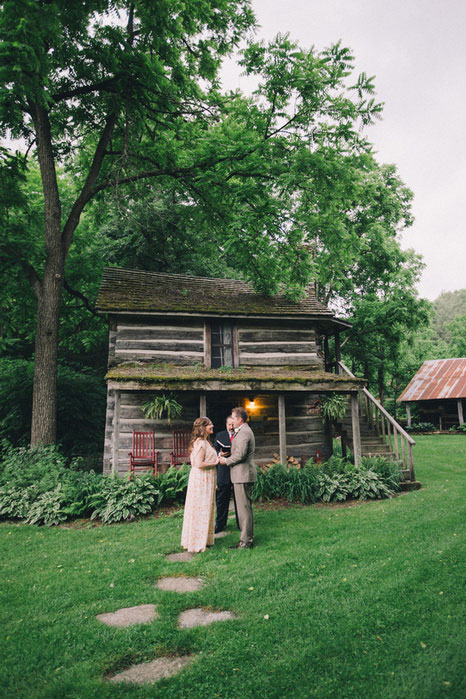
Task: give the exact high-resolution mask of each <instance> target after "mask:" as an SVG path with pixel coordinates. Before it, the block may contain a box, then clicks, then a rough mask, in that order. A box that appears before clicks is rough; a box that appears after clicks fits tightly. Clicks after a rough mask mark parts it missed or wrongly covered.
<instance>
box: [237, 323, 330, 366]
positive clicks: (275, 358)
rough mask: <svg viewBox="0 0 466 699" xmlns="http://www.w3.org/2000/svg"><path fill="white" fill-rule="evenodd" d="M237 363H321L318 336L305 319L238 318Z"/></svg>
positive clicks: (273, 364) (317, 364)
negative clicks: (279, 320)
mask: <svg viewBox="0 0 466 699" xmlns="http://www.w3.org/2000/svg"><path fill="white" fill-rule="evenodd" d="M238 354H239V366H242V367H258V366H266V367H271V366H277V367H280V366H296V367H299V368H301V369H302V368H305V367H316V368H322V367H323V363H324V360H323V356H322V352H321V347H320V338H319V336H318V333H316V329H315V328H314V327H312V326H311V327H310V325H309V322H306V323H296V322H294V321H281V322H277V321H273V320H269V321H252V320H251V321H250V322H249V323H245V321H238Z"/></svg>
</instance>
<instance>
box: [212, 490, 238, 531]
mask: <svg viewBox="0 0 466 699" xmlns="http://www.w3.org/2000/svg"><path fill="white" fill-rule="evenodd" d="M232 491H233V502H234V503H235V515H236V524H237V526H238V529H239V521H238V512H237V511H236V500H235V491H234V488H233V483H220V484H219V485H217V493H216V496H215V501H216V505H217V517H216V519H215V533H216V534H217V532H223V531H224V530H225V527H226V526H227V519H228V508H229V507H230V495H231V493H232Z"/></svg>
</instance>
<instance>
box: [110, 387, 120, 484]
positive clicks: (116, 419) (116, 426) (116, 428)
mask: <svg viewBox="0 0 466 699" xmlns="http://www.w3.org/2000/svg"><path fill="white" fill-rule="evenodd" d="M119 447H120V391H119V390H118V389H115V408H114V411H113V458H112V473H113V475H114V476H116V475H117V474H118V452H119Z"/></svg>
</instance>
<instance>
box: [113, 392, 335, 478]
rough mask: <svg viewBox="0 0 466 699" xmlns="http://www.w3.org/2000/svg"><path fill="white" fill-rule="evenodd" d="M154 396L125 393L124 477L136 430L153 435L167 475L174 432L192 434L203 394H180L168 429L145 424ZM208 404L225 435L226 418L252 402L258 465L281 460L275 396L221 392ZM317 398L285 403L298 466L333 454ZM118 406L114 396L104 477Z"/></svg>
mask: <svg viewBox="0 0 466 699" xmlns="http://www.w3.org/2000/svg"><path fill="white" fill-rule="evenodd" d="M111 394H113V391H111ZM151 396H152V394H151V393H150V392H148V391H122V392H121V395H120V437H119V458H118V473H119V474H120V475H124V474H126V473H127V472H128V468H129V458H128V452H129V451H130V449H131V435H132V431H133V429H136V430H149V429H154V430H155V440H156V448H157V451H159V452H160V455H159V462H160V464H161V466H160V470H161V471H165V470H166V469H167V468H168V466H169V463H170V451H171V448H172V430H173V429H188V430H190V429H191V428H192V424H193V422H194V420H195V418H196V417H198V416H199V393H196V392H179V393H178V400H179V402H180V403H181V404H182V406H183V412H182V416H181V419H178V420H173V421H172V423H171V425H168V424H167V421H166V420H147V419H145V418H144V414H143V411H142V405H143V404H144V403H145V402H146V401H148V400H149V399H150V398H151ZM206 398H207V415H208V416H209V417H210V418H211V419H212V420H213V421H214V426H215V431H221V430H223V429H224V421H225V417H226V415H227V414H229V413H230V412H231V409H232V408H234V407H235V406H238V405H241V406H243V407H246V408H247V407H248V404H249V401H250V400H252V399H254V402H255V405H256V407H255V408H254V410H249V411H248V412H249V416H250V420H249V424H250V426H251V428H252V430H253V432H254V435H255V438H256V458H255V461H256V463H257V465H265V464H267V463H270V462H271V461H275V460H278V455H279V451H280V447H279V436H278V396H277V394H251V395H249V394H248V395H244V394H237V393H236V394H235V393H233V392H232V393H228V392H225V393H223V392H217V393H207V394H206ZM316 398H317V395H316V394H315V393H290V394H286V397H285V413H286V441H287V456H294V457H295V458H296V459H297V460H298V461H301V460H302V461H307V459H309V458H311V457H314V456H315V453H316V450H317V449H319V450H320V451H321V452H322V456H323V458H324V459H326V458H328V457H329V456H330V454H331V447H332V445H331V439H330V437H329V435H328V433H327V432H326V431H325V428H324V425H323V423H322V419H321V417H320V416H317V415H312V414H309V408H310V406H311V405H312V403H313V402H314V401H315V399H316ZM114 405H115V399H114V395H109V400H108V406H109V407H108V413H107V430H106V439H105V456H104V473H110V472H111V471H112V465H113V432H114V425H113V421H114Z"/></svg>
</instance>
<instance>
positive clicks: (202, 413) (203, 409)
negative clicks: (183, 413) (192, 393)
mask: <svg viewBox="0 0 466 699" xmlns="http://www.w3.org/2000/svg"><path fill="white" fill-rule="evenodd" d="M206 415H207V396H206V394H205V393H201V395H200V397H199V417H206Z"/></svg>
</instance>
